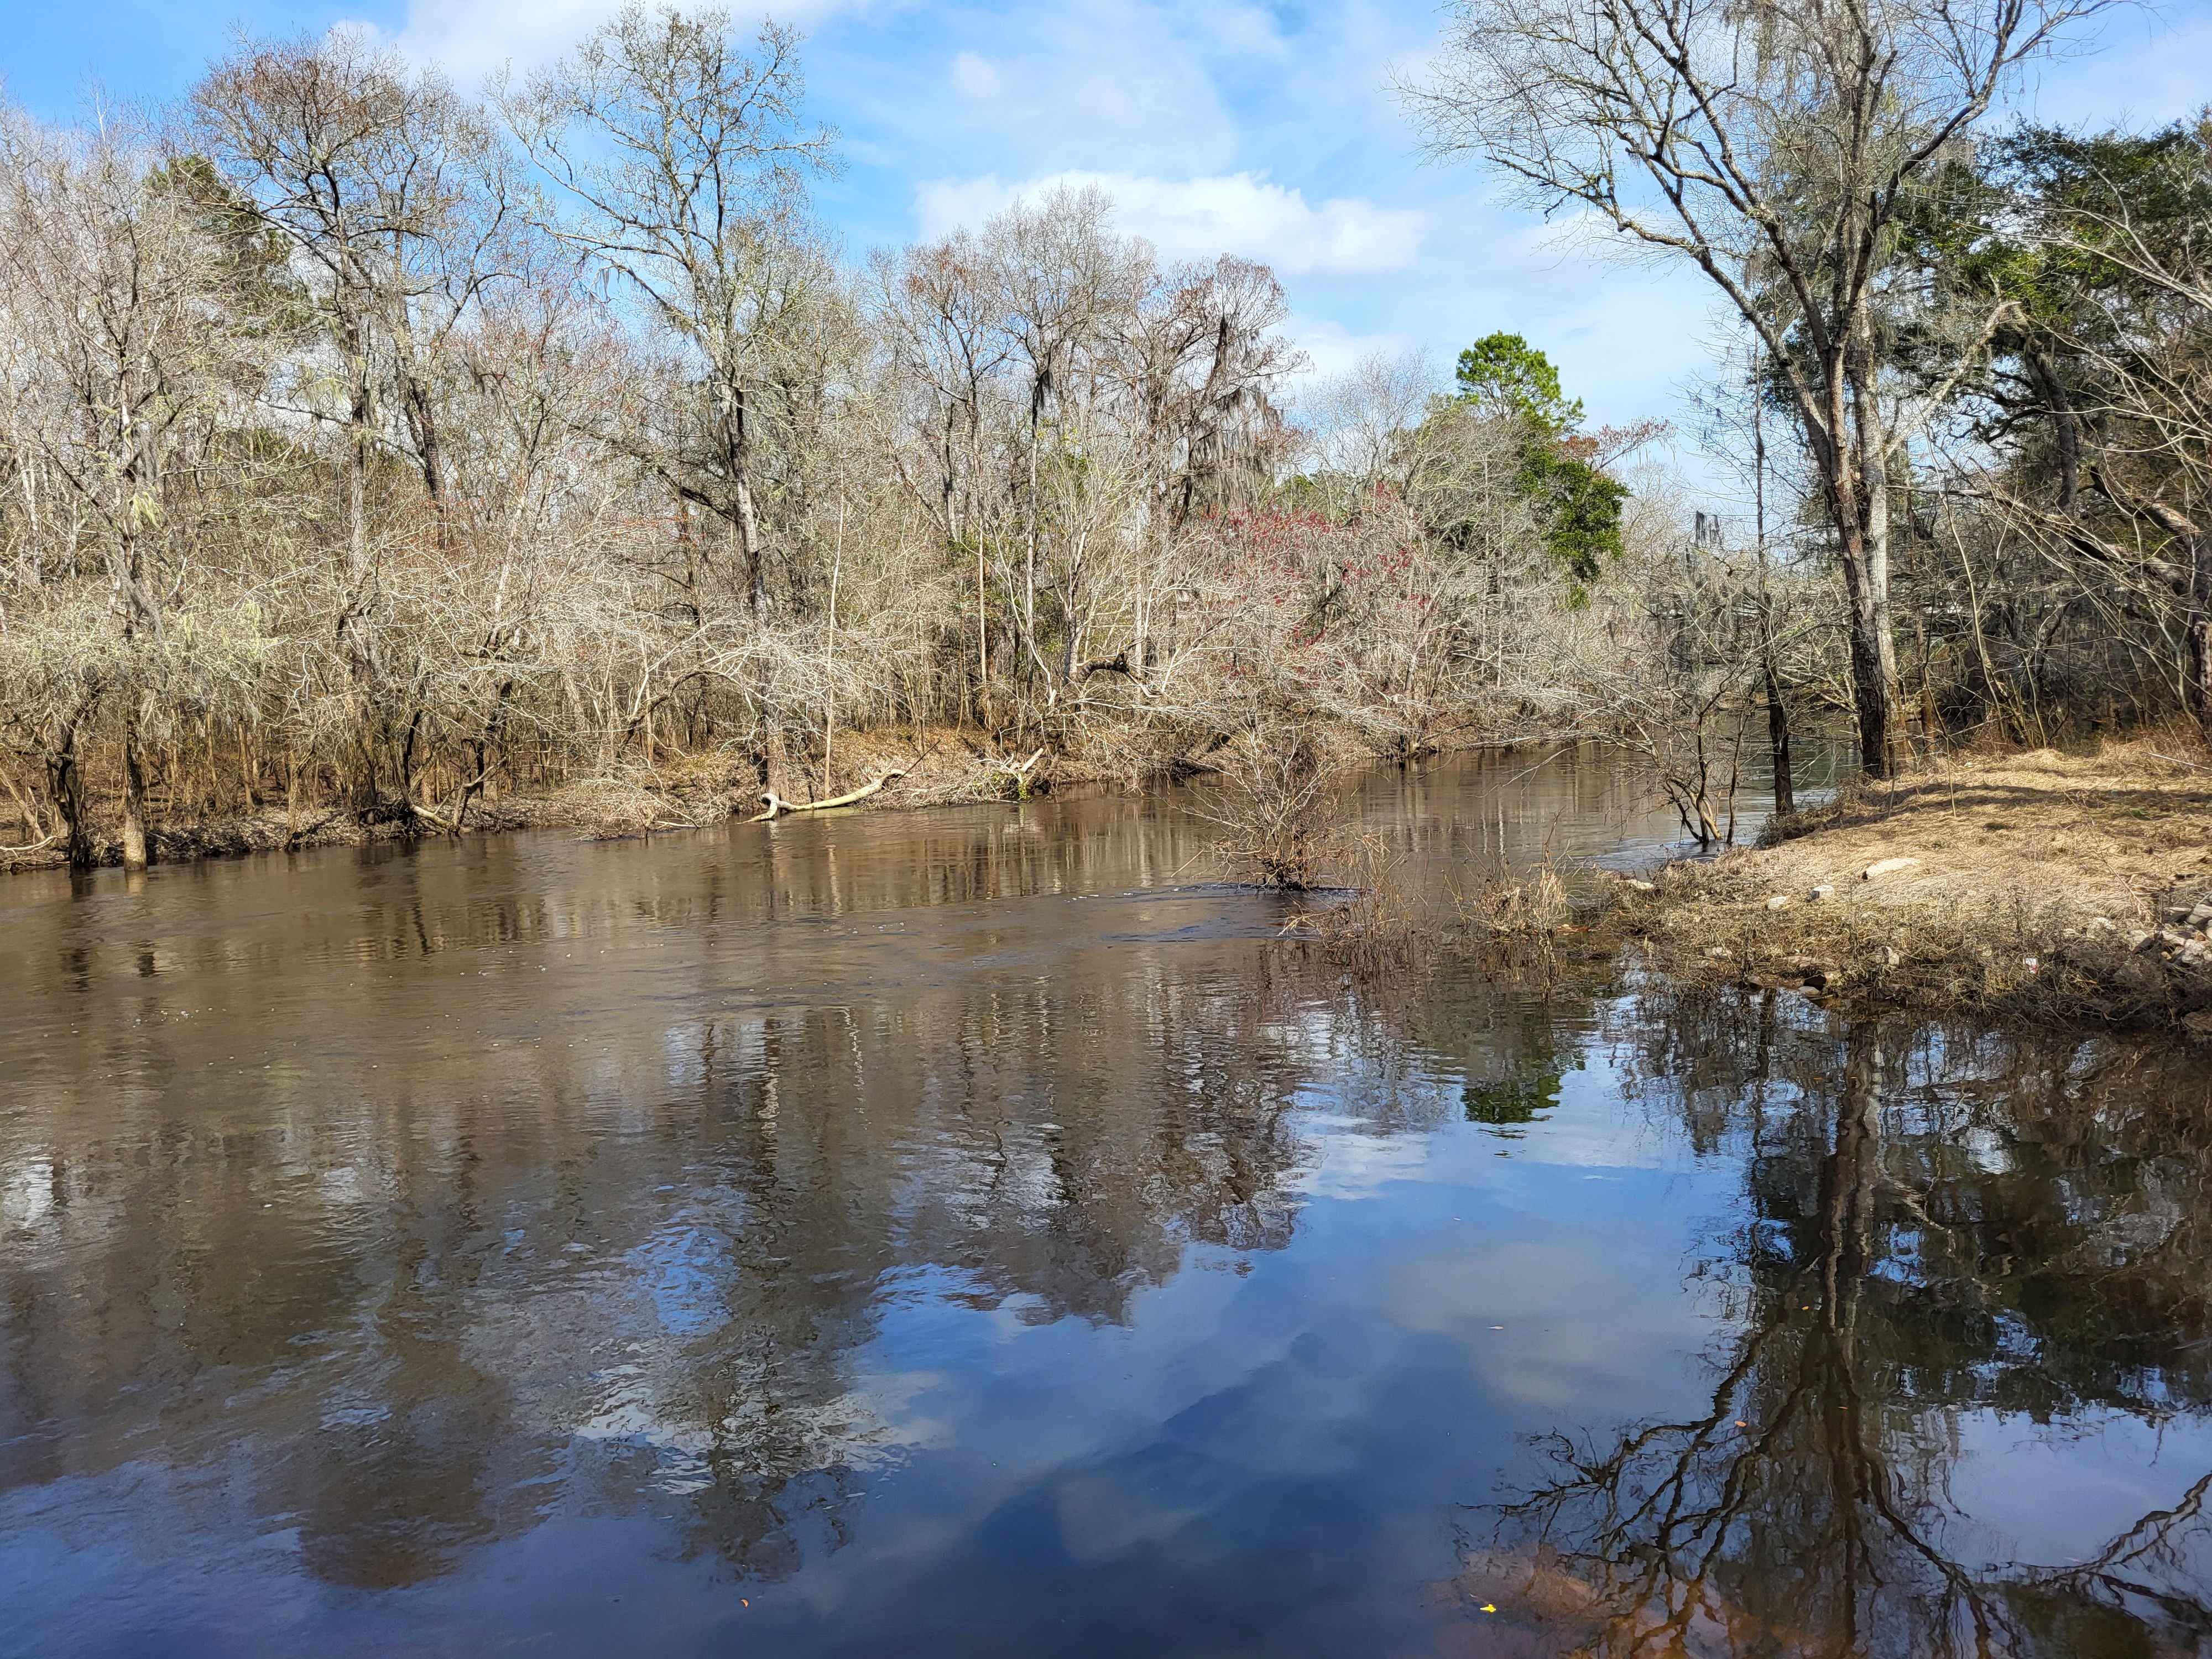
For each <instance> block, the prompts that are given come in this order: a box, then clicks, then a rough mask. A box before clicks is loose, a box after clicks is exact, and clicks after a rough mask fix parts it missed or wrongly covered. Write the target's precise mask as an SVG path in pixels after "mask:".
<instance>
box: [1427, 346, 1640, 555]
mask: <svg viewBox="0 0 2212 1659" xmlns="http://www.w3.org/2000/svg"><path fill="white" fill-rule="evenodd" d="M1455 378H1456V379H1457V380H1458V381H1459V386H1460V390H1459V396H1458V398H1457V399H1456V401H1457V402H1459V403H1461V404H1466V405H1468V406H1471V407H1473V408H1474V409H1476V410H1480V411H1481V412H1482V413H1484V414H1486V415H1491V416H1497V417H1498V418H1502V419H1505V420H1510V421H1512V422H1515V423H1516V425H1517V426H1519V427H1520V428H1521V433H1522V436H1521V464H1520V466H1519V467H1518V468H1517V469H1516V471H1515V473H1514V475H1513V487H1514V489H1516V491H1517V492H1518V493H1519V494H1520V495H1521V496H1522V498H1523V499H1524V500H1526V501H1530V502H1531V503H1533V504H1534V505H1535V506H1536V507H1538V508H1539V510H1540V511H1541V513H1542V515H1543V521H1544V527H1545V529H1544V533H1545V540H1546V543H1547V545H1548V546H1549V548H1550V550H1551V554H1552V557H1553V559H1554V560H1555V561H1557V562H1558V563H1559V568H1560V569H1561V570H1563V571H1565V573H1566V574H1568V575H1570V576H1571V577H1572V578H1573V579H1574V580H1576V581H1577V582H1593V581H1595V580H1597V578H1598V575H1599V573H1600V572H1601V570H1602V568H1603V567H1604V564H1605V562H1606V561H1607V560H1608V559H1614V558H1618V557H1620V546H1621V544H1620V510H1621V504H1622V503H1623V502H1624V501H1626V500H1627V499H1628V487H1627V486H1626V484H1624V483H1621V482H1620V480H1619V479H1617V478H1613V477H1607V475H1606V474H1605V473H1604V472H1602V471H1600V470H1599V469H1598V468H1597V467H1595V466H1594V465H1591V464H1590V461H1589V458H1588V452H1589V449H1590V448H1591V445H1590V441H1589V440H1588V439H1581V438H1577V436H1576V431H1577V428H1579V427H1580V426H1581V425H1582V420H1583V405H1582V400H1581V399H1580V398H1569V397H1568V396H1567V395H1566V393H1565V391H1564V390H1562V389H1561V387H1560V385H1559V370H1558V369H1556V368H1553V366H1552V362H1551V359H1550V358H1548V357H1547V356H1545V355H1544V354H1543V353H1542V352H1541V351H1539V350H1537V349H1536V348H1535V347H1534V346H1532V345H1530V344H1529V343H1528V341H1527V340H1526V339H1524V338H1522V337H1521V336H1520V335H1518V334H1503V333H1499V334H1488V335H1485V336H1484V337H1482V338H1481V339H1480V340H1477V341H1476V342H1475V343H1474V344H1473V345H1471V346H1469V347H1468V349H1466V350H1464V351H1462V352H1461V353H1460V354H1459V369H1458V372H1457V374H1456V377H1455Z"/></svg>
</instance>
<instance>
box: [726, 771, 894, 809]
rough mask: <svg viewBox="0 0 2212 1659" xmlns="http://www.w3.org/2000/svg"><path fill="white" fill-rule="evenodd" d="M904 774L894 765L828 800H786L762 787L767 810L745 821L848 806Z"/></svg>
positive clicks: (864, 798) (773, 791)
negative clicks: (788, 813)
mask: <svg viewBox="0 0 2212 1659" xmlns="http://www.w3.org/2000/svg"><path fill="white" fill-rule="evenodd" d="M905 775H906V769H905V768H904V767H901V766H894V767H893V768H891V769H890V771H888V772H885V773H884V775H882V776H881V777H878V778H876V779H874V780H872V781H870V782H867V783H864V784H862V785H861V786H860V787H859V788H858V789H853V790H848V791H847V792H846V793H844V794H842V795H832V796H831V797H830V798H829V799H828V800H805V801H799V800H786V799H784V798H783V797H782V796H781V795H779V794H777V793H775V790H773V789H763V791H761V799H762V800H763V802H764V803H766V805H767V806H768V811H765V812H756V813H754V814H753V815H752V817H750V818H748V819H746V820H745V822H746V823H770V822H772V821H773V820H774V819H775V817H776V816H777V815H778V814H779V813H783V812H819V811H823V810H825V809H826V808H829V807H832V806H850V805H852V804H853V803H854V801H860V800H866V799H867V798H868V797H869V796H871V795H872V794H874V793H876V791H877V790H878V789H880V788H882V787H884V785H885V784H887V783H889V782H890V781H891V780H892V779H893V778H902V777H904V776H905Z"/></svg>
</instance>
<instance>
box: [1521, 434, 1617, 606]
mask: <svg viewBox="0 0 2212 1659" xmlns="http://www.w3.org/2000/svg"><path fill="white" fill-rule="evenodd" d="M1513 483H1514V487H1515V488H1516V489H1518V490H1519V491H1520V492H1521V493H1522V495H1524V496H1526V497H1528V499H1530V500H1532V501H1540V502H1541V503H1543V504H1544V505H1545V506H1546V507H1547V508H1548V521H1547V525H1546V528H1545V539H1546V541H1547V543H1548V544H1549V545H1550V547H1551V550H1552V556H1553V558H1554V559H1555V560H1557V561H1558V562H1559V568H1561V569H1563V570H1565V572H1566V573H1567V574H1569V575H1571V576H1572V577H1573V578H1574V579H1575V580H1577V581H1578V582H1594V581H1595V580H1597V579H1598V575H1599V574H1600V572H1601V570H1602V568H1603V567H1604V562H1605V561H1606V560H1607V559H1617V558H1619V557H1620V509H1621V504H1622V503H1623V502H1625V501H1627V499H1628V486H1627V485H1626V484H1625V483H1621V482H1620V480H1619V479H1618V478H1613V477H1607V476H1606V474H1604V473H1602V472H1601V471H1598V470H1597V468H1595V467H1594V466H1592V465H1590V464H1589V462H1588V461H1586V460H1582V459H1577V458H1576V457H1575V456H1573V455H1570V454H1567V453H1564V452H1563V451H1562V450H1561V449H1560V448H1559V447H1558V446H1556V445H1541V444H1531V445H1530V446H1529V447H1528V448H1527V449H1526V450H1525V451H1524V452H1523V453H1522V458H1521V467H1520V470H1519V471H1517V472H1516V473H1515V474H1514V476H1513Z"/></svg>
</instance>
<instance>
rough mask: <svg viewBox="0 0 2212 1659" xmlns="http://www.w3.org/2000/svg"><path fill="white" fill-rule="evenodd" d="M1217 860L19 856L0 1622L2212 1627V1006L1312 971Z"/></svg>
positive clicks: (1654, 832)
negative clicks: (2211, 1516)
mask: <svg viewBox="0 0 2212 1659" xmlns="http://www.w3.org/2000/svg"><path fill="white" fill-rule="evenodd" d="M1360 805H1361V810H1362V811H1363V812H1364V816H1365V818H1366V821H1367V822H1368V823H1369V824H1370V827H1371V828H1372V829H1374V830H1375V831H1376V833H1377V834H1378V835H1382V836H1386V837H1389V838H1393V839H1395V842H1396V843H1397V844H1398V845H1399V846H1401V848H1404V849H1406V850H1407V852H1408V853H1409V854H1410V855H1411V859H1412V863H1411V865H1410V866H1409V867H1411V868H1413V869H1415V870H1416V871H1417V872H1419V878H1420V879H1422V880H1425V881H1427V882H1429V883H1431V884H1443V883H1446V882H1464V881H1467V880H1469V879H1472V878H1474V876H1475V875H1476V874H1477V873H1479V872H1480V871H1481V870H1482V869H1484V868H1486V867H1488V866H1490V865H1492V864H1493V863H1494V862H1495V861H1496V860H1497V859H1498V856H1499V854H1500V851H1501V848H1502V849H1503V850H1504V852H1505V853H1506V854H1511V855H1513V856H1516V857H1521V858H1526V857H1528V856H1532V855H1534V854H1537V853H1539V852H1540V851H1541V850H1542V849H1545V848H1549V850H1550V851H1551V852H1552V853H1553V854H1555V855H1557V856H1559V857H1563V858H1590V857H1594V856H1604V857H1608V858H1611V859H1613V860H1634V859H1636V858H1638V857H1640V856H1648V855H1649V854H1650V851H1651V850H1652V849H1653V848H1655V847H1656V845H1657V844H1658V843H1659V842H1662V840H1663V839H1664V837H1665V836H1666V835H1667V834H1668V824H1667V823H1666V822H1665V821H1664V820H1663V818H1662V817H1660V816H1659V815H1657V814H1656V813H1654V812H1653V811H1650V807H1649V804H1648V801H1647V800H1646V799H1645V798H1644V797H1643V795H1642V794H1641V793H1640V791H1639V790H1638V786H1637V783H1636V780H1635V778H1634V776H1633V775H1632V769H1629V768H1627V767H1626V765H1624V764H1623V763H1619V762H1616V761H1612V760H1609V759H1607V757H1603V756H1601V755H1599V754H1596V753H1594V752H1590V751H1567V752H1562V753H1559V754H1556V755H1553V756H1549V757H1507V758H1504V759H1497V758H1492V759H1488V760H1475V759H1468V760H1463V761H1461V762H1456V763H1452V764H1449V765H1447V766H1444V767H1442V768H1440V769H1437V770H1435V771H1433V772H1431V773H1429V774H1427V775H1424V776H1420V777H1408V776H1405V775H1401V774H1398V773H1395V772H1394V773H1390V774H1387V775H1377V776H1376V777H1375V778H1373V779H1371V780H1370V781H1369V783H1368V785H1367V787H1366V788H1365V790H1364V793H1363V794H1362V795H1361V797H1360ZM1207 833H1208V832H1207V829H1206V825H1205V824H1204V823H1202V822H1200V821H1199V820H1197V819H1195V818H1194V817H1192V816H1191V815H1190V814H1189V813H1188V811H1185V810H1183V808H1182V805H1180V804H1178V802H1177V801H1176V800H1175V799H1172V798H1162V799H1151V800H1136V799H1117V798H1099V799H1088V800H1066V801H1060V802H1054V801H1041V802H1036V803H1032V804H1030V805H1018V806H1017V805H1006V806H978V807H974V808H966V809H948V810H942V811H926V812H917V813H904V814H895V813H878V814H866V813H862V814H859V815H854V816H848V817H842V818H839V819H836V820H825V821H821V822H813V821H805V820H801V821H794V822H789V823H783V824H781V825H778V826H776V827H775V828H774V829H767V828H763V827H761V826H755V825H746V824H732V825H730V826H729V827H727V828H726V829H718V830H714V831H709V832H702V833H698V834H691V835H683V836H672V837H667V838H660V839H655V840H653V841H652V842H648V843H638V842H627V843H605V844H599V843H590V842H579V841H574V840H570V839H567V838H564V837H561V836H523V837H508V838H488V839H483V840H471V841H468V842H461V843H442V842H441V843H428V844H424V845H422V846H420V847H416V848H386V849H379V850H374V851H369V852H364V853H356V852H347V851H327V852H319V853H313V854H301V855H297V856H295V857H292V858H289V859H283V858H276V859H263V860H250V861H244V862H238V863H211V864H206V865H200V866H190V867H179V868H175V869H158V870H156V871H155V872H152V873H151V874H150V875H149V876H148V877H146V878H143V879H139V880H135V881H126V879H125V878H124V877H123V876H122V875H121V874H120V873H119V872H117V873H103V874H101V875H100V876H99V877H97V878H94V879H92V880H90V881H88V882H85V883H82V884H79V885H77V886H76V887H72V885H71V884H70V882H69V881H68V880H67V879H66V878H62V877H58V876H56V877H47V876H19V877H16V878H13V879H11V880H9V881H8V882H7V883H5V884H0V1652H4V1653H6V1654H9V1655H16V1654H21V1655H25V1656H32V1655H36V1656H40V1659H53V1656H70V1655H102V1656H105V1655H161V1656H197V1655H233V1654H236V1655H255V1656H265V1655H280V1654H310V1655H313V1656H316V1659H337V1656H350V1655H387V1654H441V1655H443V1654H452V1655H481V1654H491V1653H504V1652H508V1651H514V1652H519V1653H527V1654H532V1655H568V1654H578V1655H581V1654H591V1655H602V1654H610V1653H620V1654H668V1655H689V1654H715V1655H749V1656H750V1655H757V1656H785V1655H793V1656H811V1655H833V1654H834V1655H901V1656H908V1655H948V1656H949V1655H962V1656H974V1655H1002V1654H1003V1655H1042V1654H1051V1655H1102V1656H1104V1655H1114V1656H1120V1655H1208V1656H1217V1655H1218V1656H1225V1655H1269V1656H1273V1655H1297V1656H1304V1655H1313V1656H1324V1655H1326V1656H1362V1659H1368V1656H1398V1655H1466V1656H1488V1655H1499V1656H1507V1655H1550V1654H1566V1653H1571V1652H1585V1651H1586V1652H1591V1653H1602V1654H1608V1655H1613V1654H1630V1653H1650V1654H1655V1655H1657V1654H1683V1655H1709V1654H1710V1655H1722V1654H1729V1655H1735V1654H1741V1655H1744V1656H1752V1655H1761V1656H1766V1655H1771V1656H1783V1655H1791V1656H1794V1655H1801V1654H1802V1655H1814V1654H1819V1655H1842V1654H1850V1653H1867V1654H1876V1655H1898V1656H1908V1655H1910V1656H1917V1655H1923V1654H1940V1653H1946V1652H1956V1653H1960V1654H1972V1653H1990V1654H2007V1655H2011V1654H2036V1655H2054V1656H2056V1655H2068V1656H2093V1659H2094V1656H2151V1655H2180V1654H2204V1653H2207V1652H2212V1613H2208V1607H2212V1539H2208V1534H2207V1531H2206V1522H2205V1521H2204V1519H2203V1515H2202V1512H2201V1505H2202V1504H2203V1499H2204V1497H2205V1495H2206V1492H2207V1490H2208V1486H2212V1411H2209V1410H2208V1407H2212V1306H2209V1305H2208V1294H2209V1293H2212V1188H2208V1173H2212V1075H2208V1073H2212V1066H2207V1065H2206V1064H2205V1062H2204V1060H2203V1052H2202V1051H2201V1050H2199V1051H2198V1053H2197V1055H2196V1056H2195V1057H2194V1058H2192V1057H2191V1055H2190V1054H2187V1053H2186V1052H2185V1051H2169V1050H2164V1049H2160V1048H2154V1047H2149V1046H2143V1045H2134V1044H2129V1043H2124V1042H2115V1041H2111V1040H2093V1041H2083V1040H2079V1039H2075V1038H2066V1037H2058V1036H2037V1035H2034V1034H2028V1035H2025V1036H2021V1035H2015V1036H2000V1035H1995V1034H1990V1033H1984V1032H1976V1031H1972V1030H1960V1029H1956V1028H1942V1027H1928V1026H1916V1025H1913V1024H1910V1023H1891V1024H1881V1025H1871V1024H1861V1025H1856V1026H1854V1025H1850V1024H1845V1023H1844V1022H1843V1021H1842V1020H1840V1019H1839V1018H1834V1017H1832V1016H1831V1015H1829V1014H1827V1013H1824V1012H1821V1011H1820V1010H1819V1009H1817V1008H1814V1007H1813V1006H1809V1005H1808V1004H1807V1003H1805V1002H1804V1001H1802V1000H1801V999H1797V998H1795V997H1793V996H1790V995H1788V994H1781V995H1778V996H1765V997H1760V996H1746V997H1742V998H1735V997H1729V996H1723V997H1721V998H1718V999H1713V998H1710V997H1707V998H1692V997H1686V996H1683V995H1680V994H1676V993H1674V992H1672V991H1670V990H1669V989H1668V987H1666V986H1664V985H1663V984H1658V983H1651V982H1646V981H1643V980H1641V979H1639V978H1638V976H1637V975H1636V974H1635V973H1633V972H1632V971H1626V972H1623V971H1616V970H1613V969H1607V968H1604V967H1602V966H1589V965H1585V966H1582V967H1577V968H1574V969H1571V970H1570V972H1569V973H1568V974H1567V975H1566V976H1565V978H1564V979H1563V980H1562V981H1560V982H1559V984H1558V985H1556V986H1555V987H1553V989H1552V990H1551V992H1550V994H1548V995H1545V994H1541V993H1540V992H1539V991H1538V990H1537V989H1535V988H1534V987H1528V986H1526V985H1516V984H1512V983H1502V982H1493V981H1492V980H1491V979H1490V978H1487V977H1486V976H1485V975H1483V974H1481V973H1480V972H1478V971H1475V970H1474V969H1468V970H1463V971H1452V972H1449V973H1444V974H1441V975H1436V976H1434V977H1432V978H1429V979H1425V980H1422V981H1407V980H1403V979H1386V980H1384V981H1380V982H1377V981H1370V980H1369V979H1367V978H1365V977H1364V976H1359V975H1352V976H1347V975H1346V974H1344V973H1343V972H1341V971H1340V969H1339V968H1338V967H1337V966H1336V965H1335V964H1334V963H1330V962H1328V961H1327V960H1325V959H1324V958H1323V957H1322V956H1321V955H1320V954H1319V953H1318V952H1317V951H1316V947H1313V946H1310V945H1306V944H1303V943H1301V942H1299V941H1298V940H1297V939H1287V938H1284V937H1281V936H1280V930H1281V928H1282V926H1283V924H1284V922H1285V920H1286V917H1287V914H1288V909H1287V905H1286V902H1285V901H1282V900H1279V899H1276V898H1273V897H1269V896H1262V895H1259V894H1255V893H1251V892H1247V891H1243V890H1237V889H1234V888H1231V887H1228V886H1225V885H1223V884H1219V883H1218V879H1217V878H1218V870H1217V869H1216V867H1215V866H1213V865H1212V862H1211V861H1210V860H1209V855H1208V850H1207Z"/></svg>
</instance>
